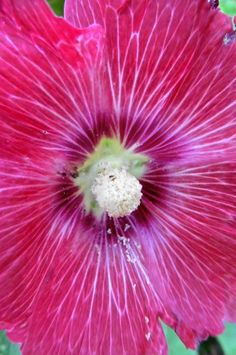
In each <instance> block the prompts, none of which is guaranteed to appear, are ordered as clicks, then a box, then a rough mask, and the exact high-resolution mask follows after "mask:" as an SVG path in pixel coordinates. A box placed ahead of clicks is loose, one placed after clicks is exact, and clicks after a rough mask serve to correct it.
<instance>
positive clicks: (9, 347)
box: [0, 332, 20, 355]
mask: <svg viewBox="0 0 236 355" xmlns="http://www.w3.org/2000/svg"><path fill="white" fill-rule="evenodd" d="M19 354H20V350H19V347H18V346H17V345H15V344H12V343H10V342H9V340H8V339H7V337H6V335H5V332H0V355H19Z"/></svg>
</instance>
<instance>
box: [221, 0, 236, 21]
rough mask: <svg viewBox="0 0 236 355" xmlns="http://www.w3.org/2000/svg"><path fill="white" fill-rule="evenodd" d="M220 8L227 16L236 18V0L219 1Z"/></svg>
mask: <svg viewBox="0 0 236 355" xmlns="http://www.w3.org/2000/svg"><path fill="white" fill-rule="evenodd" d="M219 7H220V10H221V12H223V13H224V14H225V15H228V16H231V17H234V16H236V0H219Z"/></svg>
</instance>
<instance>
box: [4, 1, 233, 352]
mask: <svg viewBox="0 0 236 355" xmlns="http://www.w3.org/2000/svg"><path fill="white" fill-rule="evenodd" d="M48 2H49V4H50V5H51V7H52V8H53V10H54V11H55V12H56V14H58V15H61V16H62V15H63V4H64V0H48ZM164 329H165V334H166V337H167V341H168V345H169V353H170V355H197V354H198V355H223V354H225V355H236V325H233V324H228V325H226V330H225V332H224V334H222V335H221V336H219V337H218V339H217V340H216V339H210V340H209V341H208V342H205V343H203V344H202V345H201V347H200V348H199V349H198V351H191V350H186V348H185V346H184V345H183V344H182V343H181V341H180V340H179V339H178V337H177V336H176V335H175V333H174V331H173V330H171V329H169V328H168V327H166V326H164ZM217 342H218V344H217ZM221 347H222V349H223V352H222V351H221V350H220V348H221ZM19 354H20V351H19V348H18V346H16V345H14V344H12V343H10V342H9V341H8V340H7V337H6V336H5V333H4V332H0V355H19ZM35 355H37V354H35ZM45 355H46V354H45ZM47 355H50V354H47Z"/></svg>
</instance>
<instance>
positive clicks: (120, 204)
mask: <svg viewBox="0 0 236 355" xmlns="http://www.w3.org/2000/svg"><path fill="white" fill-rule="evenodd" d="M141 190H142V185H141V184H140V182H139V181H138V179H137V178H136V177H135V176H133V175H131V174H130V173H129V172H128V171H127V170H126V169H125V168H113V167H111V166H109V165H107V166H103V167H102V169H101V170H99V171H98V174H97V176H96V177H95V179H94V183H93V184H92V187H91V191H92V193H93V195H94V198H95V200H96V202H97V203H98V205H99V206H100V207H101V209H102V210H103V211H104V212H107V213H108V215H109V216H110V217H116V218H117V217H124V216H128V215H130V214H131V213H132V212H133V211H135V210H136V209H137V208H138V206H139V205H140V201H141V198H142V192H141Z"/></svg>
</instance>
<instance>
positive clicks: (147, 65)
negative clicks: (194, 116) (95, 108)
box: [65, 0, 234, 148]
mask: <svg viewBox="0 0 236 355" xmlns="http://www.w3.org/2000/svg"><path fill="white" fill-rule="evenodd" d="M65 16H66V18H67V19H68V20H69V21H70V22H71V23H73V24H74V25H77V26H80V27H83V26H88V25H91V24H94V23H99V24H101V25H102V26H104V28H105V30H106V45H107V50H108V57H109V58H108V74H109V79H110V90H111V93H112V97H113V106H114V110H115V112H116V115H117V119H118V120H119V122H120V123H119V125H120V136H121V138H122V139H123V142H124V143H127V144H128V145H132V144H134V143H136V144H137V142H138V143H139V144H140V145H143V144H144V143H146V142H147V137H148V138H149V141H152V144H151V143H150V145H152V146H153V142H154V143H155V140H157V138H156V137H157V136H158V135H160V131H162V132H163V131H165V128H166V131H167V130H169V129H170V128H173V129H172V131H173V132H171V134H172V135H173V133H175V134H176V131H177V128H175V127H176V126H177V127H179V120H178V121H177V122H176V121H175V120H174V119H173V115H174V114H175V113H176V115H177V114H179V113H180V112H181V113H184V114H185V113H186V114H187V113H188V112H187V108H188V107H189V109H191V108H192V106H191V105H190V106H188V102H187V100H190V103H192V101H193V100H194V102H195V103H196V100H198V98H199V100H201V99H203V96H204V94H203V92H204V91H199V92H198V91H197V96H196V93H195V84H196V83H197V82H198V81H201V79H202V78H204V77H206V80H208V81H209V80H211V77H212V76H213V75H214V73H213V72H215V80H219V76H217V68H219V66H220V63H221V61H224V60H226V57H227V58H228V60H229V63H228V68H230V66H231V67H232V65H233V63H234V62H233V59H231V60H230V54H231V55H232V56H233V49H232V48H229V47H224V45H223V38H224V34H225V32H226V31H227V30H228V29H230V23H228V21H227V19H226V18H225V17H224V16H223V15H221V14H219V13H218V12H214V11H210V7H209V4H207V2H206V1H205V0H201V1H191V0H188V1H185V2H183V1H181V0H176V1H173V2H172V3H169V2H166V1H164V0H161V1H154V0H144V1H139V2H137V1H132V0H127V1H121V0H103V1H99V2H98V1H96V0H90V1H87V0H86V1H83V0H80V1H79V0H75V1H74V0H67V1H66V5H65ZM230 63H231V64H230ZM225 69H226V71H227V68H225ZM211 70H212V72H211ZM196 73H198V76H196ZM224 74H225V73H224ZM219 75H220V74H219ZM207 76H208V78H207ZM220 79H221V80H222V77H220ZM205 84H206V81H204V82H202V86H204V85H205ZM199 89H201V88H200V84H199ZM214 93H215V90H214ZM212 94H213V93H212ZM183 102H184V104H185V106H187V107H185V111H184V112H183V108H182V106H181V105H180V104H182V103H183ZM199 104H200V102H199ZM175 122H176V123H175ZM166 126H167V127H166ZM180 128H181V127H180ZM180 128H179V129H180ZM167 133H169V131H168V132H167ZM142 148H143V147H142Z"/></svg>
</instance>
